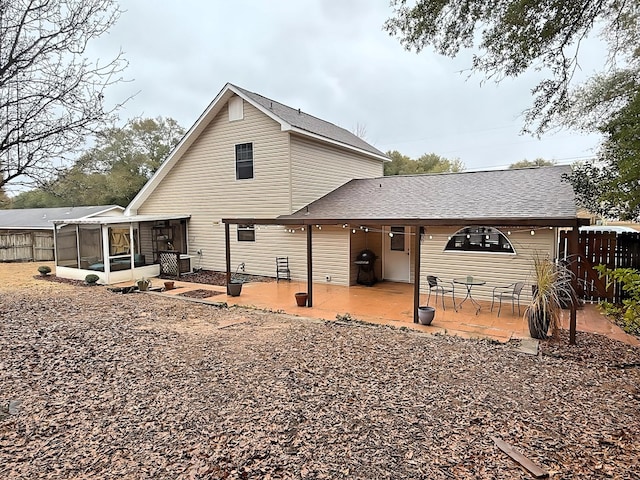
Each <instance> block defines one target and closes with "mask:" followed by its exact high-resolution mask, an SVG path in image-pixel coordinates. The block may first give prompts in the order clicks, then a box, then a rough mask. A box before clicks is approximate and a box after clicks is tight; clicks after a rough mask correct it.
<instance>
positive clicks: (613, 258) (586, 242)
mask: <svg viewBox="0 0 640 480" xmlns="http://www.w3.org/2000/svg"><path fill="white" fill-rule="evenodd" d="M568 236H569V232H566V231H563V232H560V258H561V259H564V260H567V261H569V260H572V259H570V258H567V251H568V248H567V245H568ZM577 260H578V262H577V266H578V267H577V270H578V295H580V296H581V297H582V298H583V299H584V300H589V301H601V300H607V301H609V302H619V301H620V297H621V295H622V291H621V289H620V286H619V285H617V284H612V285H610V286H609V288H607V281H608V279H607V278H606V277H605V278H600V276H599V274H598V272H597V271H596V270H595V269H594V267H595V266H597V265H606V266H607V267H608V268H635V269H639V270H640V233H620V234H616V233H615V232H580V233H579V234H578V259H577Z"/></svg>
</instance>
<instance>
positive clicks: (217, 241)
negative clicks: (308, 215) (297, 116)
mask: <svg viewBox="0 0 640 480" xmlns="http://www.w3.org/2000/svg"><path fill="white" fill-rule="evenodd" d="M249 142H251V143H253V166H254V178H252V179H247V180H236V165H235V145H236V144H239V143H249ZM289 202H290V197H289V141H288V134H286V133H284V132H282V131H281V130H280V125H279V124H278V123H277V122H275V121H274V120H272V119H270V118H269V117H267V116H266V115H264V114H263V113H262V112H260V111H259V110H257V109H256V108H254V107H253V106H252V105H250V104H249V103H247V102H245V104H244V119H243V120H237V121H233V122H229V117H228V110H227V108H223V109H222V110H221V111H220V112H219V113H218V115H217V116H216V117H215V118H214V119H213V120H212V121H211V123H210V124H209V125H208V126H207V127H206V129H205V130H204V131H203V132H202V134H201V135H200V136H199V138H198V139H197V140H196V141H195V142H194V144H193V145H192V146H191V147H190V148H189V150H188V151H187V152H186V153H185V154H184V156H183V157H182V158H181V159H180V161H179V162H178V163H177V164H176V165H174V166H173V168H172V169H171V171H170V172H169V173H168V174H167V176H166V177H165V178H164V179H163V181H162V182H161V183H160V184H159V185H158V186H157V188H156V189H155V190H154V191H153V192H152V193H151V195H150V196H149V198H148V199H147V200H146V201H145V202H144V204H143V205H142V206H141V207H140V209H139V210H138V213H139V214H141V215H146V214H184V213H186V214H190V215H191V218H190V220H189V225H188V229H189V235H188V239H187V241H188V245H189V251H188V253H189V254H192V255H195V254H196V251H197V250H202V258H201V259H199V262H200V266H201V267H202V268H205V269H212V270H224V269H225V247H224V245H225V242H224V224H222V223H221V222H220V220H221V219H222V218H224V217H266V218H273V217H276V216H278V215H282V214H285V213H289V211H290V208H289ZM260 236H261V235H260V234H259V232H256V239H259V238H260ZM231 238H232V255H233V256H232V265H236V264H237V263H239V262H241V261H245V262H246V263H247V264H248V265H247V268H251V264H252V263H255V262H253V261H247V260H249V257H248V254H249V253H251V255H252V258H256V257H258V256H262V257H263V260H260V262H259V265H256V270H257V271H256V273H259V274H266V273H267V272H268V273H269V275H274V274H275V251H276V250H277V249H274V248H273V247H269V246H268V245H267V242H266V241H258V242H256V243H255V244H252V245H250V246H248V245H247V244H248V243H251V242H243V245H242V248H240V249H239V248H235V242H236V238H237V237H236V227H235V226H232V227H231ZM261 249H265V250H266V251H265V254H264V255H261V254H260V251H261ZM272 253H273V254H274V258H271V259H270V261H272V262H273V265H274V266H270V265H269V268H267V259H268V258H270V257H271V255H272ZM234 268H235V267H234Z"/></svg>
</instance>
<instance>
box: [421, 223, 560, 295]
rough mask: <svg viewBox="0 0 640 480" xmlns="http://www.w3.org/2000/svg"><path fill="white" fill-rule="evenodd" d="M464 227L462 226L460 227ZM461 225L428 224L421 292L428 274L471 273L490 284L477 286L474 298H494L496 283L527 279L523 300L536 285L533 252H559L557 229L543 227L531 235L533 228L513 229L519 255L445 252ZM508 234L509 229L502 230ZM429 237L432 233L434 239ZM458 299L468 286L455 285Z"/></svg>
mask: <svg viewBox="0 0 640 480" xmlns="http://www.w3.org/2000/svg"><path fill="white" fill-rule="evenodd" d="M460 228H462V227H460ZM458 230H459V228H444V227H442V228H435V227H427V232H426V234H425V236H424V239H423V241H422V245H421V253H422V255H421V257H422V259H421V264H420V271H421V282H420V285H421V292H422V293H423V294H428V292H429V288H428V284H427V281H426V278H427V275H436V276H438V277H440V278H442V279H443V280H453V279H454V278H459V277H461V278H464V277H466V276H467V275H472V276H474V277H478V278H481V279H482V280H485V281H486V282H487V283H486V285H483V286H474V287H473V290H472V293H473V297H474V298H477V299H479V300H488V301H491V293H492V290H493V287H495V286H506V285H509V284H511V283H514V282H520V281H522V282H525V289H524V290H523V291H522V293H523V301H526V300H525V299H526V298H528V297H530V294H531V284H532V269H533V264H532V259H533V255H535V254H540V255H549V257H550V258H554V255H555V250H556V248H555V238H556V236H555V230H550V229H540V230H536V231H535V235H533V236H532V235H531V233H530V232H531V231H530V230H519V231H516V229H515V228H514V230H513V231H512V234H511V235H507V238H508V239H509V240H510V241H511V244H512V245H513V248H514V250H515V251H516V254H515V255H513V254H504V253H475V252H473V253H472V252H445V251H444V248H445V246H446V244H447V241H448V239H449V236H450V235H453V234H454V233H455V232H456V231H458ZM502 233H504V234H505V235H506V234H507V230H506V229H505V230H502ZM429 236H432V238H431V239H430V238H429ZM455 287H456V299H457V300H458V301H459V300H462V298H464V296H465V294H466V288H465V286H464V285H457V284H456V285H455Z"/></svg>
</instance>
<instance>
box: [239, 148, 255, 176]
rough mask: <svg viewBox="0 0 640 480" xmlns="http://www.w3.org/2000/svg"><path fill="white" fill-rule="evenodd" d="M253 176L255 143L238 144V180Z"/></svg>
mask: <svg viewBox="0 0 640 480" xmlns="http://www.w3.org/2000/svg"><path fill="white" fill-rule="evenodd" d="M248 178H253V143H240V144H238V145H236V180H246V179H248Z"/></svg>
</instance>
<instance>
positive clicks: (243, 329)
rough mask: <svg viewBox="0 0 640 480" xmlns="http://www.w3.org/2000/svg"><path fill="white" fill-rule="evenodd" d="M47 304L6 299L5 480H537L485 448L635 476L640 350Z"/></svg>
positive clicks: (43, 299) (41, 295)
mask: <svg viewBox="0 0 640 480" xmlns="http://www.w3.org/2000/svg"><path fill="white" fill-rule="evenodd" d="M0 288H1V286H0ZM54 293H55V294H52V290H51V289H47V290H43V291H42V292H38V291H36V290H35V289H34V290H24V291H13V292H11V294H4V293H3V292H2V291H1V290H0V318H2V322H0V351H2V355H1V356H0V385H2V389H0V478H11V479H13V478H16V479H19V478H41V479H63V478H65V479H66V478H101V479H121V478H127V479H129V478H131V479H134V478H135V479H137V478H158V479H176V478H178V479H181V478H185V479H187V478H193V479H252V478H261V479H262V478H264V479H285V478H286V479H289V478H295V479H323V478H325V479H334V478H345V479H346V478H349V479H374V478H375V479H415V478H429V479H477V478H491V479H528V478H531V476H530V475H529V474H528V473H527V472H526V471H524V470H523V469H522V468H521V467H520V466H519V465H518V464H517V463H516V462H514V461H513V460H512V459H511V458H509V457H508V456H507V455H505V454H504V453H503V452H502V451H501V450H499V449H498V448H497V447H496V444H495V443H494V441H493V440H492V437H496V438H499V439H502V440H504V441H505V442H507V443H509V444H510V445H512V446H513V447H514V448H516V449H517V450H518V451H519V452H521V453H522V454H524V455H525V456H526V457H528V458H529V459H530V460H531V461H533V462H534V463H535V464H536V465H539V466H540V467H542V468H544V469H545V470H547V471H548V472H549V473H550V474H551V475H552V478H563V479H572V478H575V479H583V478H590V479H591V478H615V479H638V472H639V471H640V368H638V367H635V366H634V364H637V363H640V349H639V348H637V347H629V346H627V345H623V344H621V343H619V342H616V341H614V340H610V339H607V338H605V337H602V336H599V335H592V334H582V333H580V332H579V333H578V345H577V346H568V345H567V344H566V342H565V340H566V338H562V337H561V338H560V341H547V342H543V343H542V346H541V352H542V353H541V354H540V355H537V356H532V355H526V354H522V353H519V352H518V351H517V350H516V349H515V348H514V347H513V346H512V345H510V344H500V343H497V342H491V341H479V340H462V339H459V338H453V337H448V336H444V335H441V336H428V335H423V334H418V333H415V332H411V331H405V330H401V329H393V328H391V327H380V326H377V327H374V326H370V325H367V324H364V323H362V322H355V321H341V322H322V321H311V320H306V319H302V318H298V317H291V316H286V315H280V314H276V313H272V312H260V311H256V310H245V309H239V308H232V309H224V308H219V307H213V306H210V305H206V304H201V303H194V302H182V301H177V300H176V299H173V298H170V297H168V296H150V295H122V296H117V297H115V296H114V295H113V294H111V293H110V292H108V291H107V290H106V289H104V288H96V289H94V290H92V292H91V293H92V294H91V295H87V294H86V290H85V289H84V288H83V289H80V288H76V289H68V288H64V289H63V288H60V289H58V290H55V292H54ZM562 335H565V333H562ZM622 363H623V364H624V365H621V364H622Z"/></svg>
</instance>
